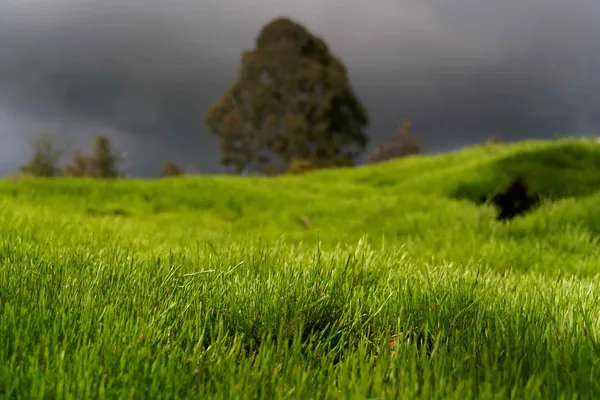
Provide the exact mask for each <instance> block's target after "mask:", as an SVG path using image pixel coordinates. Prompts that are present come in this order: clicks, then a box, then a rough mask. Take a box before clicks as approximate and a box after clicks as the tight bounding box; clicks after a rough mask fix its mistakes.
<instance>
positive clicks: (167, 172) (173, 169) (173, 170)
mask: <svg viewBox="0 0 600 400" xmlns="http://www.w3.org/2000/svg"><path fill="white" fill-rule="evenodd" d="M162 175H163V176H165V177H169V176H179V175H183V170H182V169H181V168H179V166H177V164H175V163H174V162H173V161H171V160H168V161H167V162H165V165H164V166H163V169H162Z"/></svg>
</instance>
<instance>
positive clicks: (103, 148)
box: [90, 136, 119, 178]
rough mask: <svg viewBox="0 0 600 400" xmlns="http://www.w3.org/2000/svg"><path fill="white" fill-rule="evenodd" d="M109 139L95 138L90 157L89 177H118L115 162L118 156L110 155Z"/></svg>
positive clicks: (103, 137) (104, 137)
mask: <svg viewBox="0 0 600 400" xmlns="http://www.w3.org/2000/svg"><path fill="white" fill-rule="evenodd" d="M111 147H112V145H111V143H110V139H109V138H108V137H106V136H96V138H95V139H94V143H93V144H92V154H91V155H90V163H91V168H90V169H91V176H92V177H94V178H116V177H117V176H119V173H118V171H117V162H118V160H119V156H118V155H116V154H113V153H112V149H111Z"/></svg>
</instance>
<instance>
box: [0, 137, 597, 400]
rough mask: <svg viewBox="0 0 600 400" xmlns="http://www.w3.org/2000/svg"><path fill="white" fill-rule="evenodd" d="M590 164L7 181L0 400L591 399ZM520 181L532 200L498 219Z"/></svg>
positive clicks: (579, 160) (490, 156)
mask: <svg viewBox="0 0 600 400" xmlns="http://www.w3.org/2000/svg"><path fill="white" fill-rule="evenodd" d="M598 160H600V147H599V146H597V145H595V144H593V143H591V142H585V141H581V140H574V139H568V140H561V141H556V142H523V143H518V144H514V145H493V146H486V147H477V148H475V147H474V148H468V149H464V150H462V151H458V152H453V153H449V154H445V155H439V156H428V157H409V158H406V159H402V160H397V161H392V162H389V163H384V164H380V165H375V166H371V167H364V168H356V169H347V170H330V171H321V172H316V173H312V174H308V175H305V176H300V177H295V176H289V177H281V178H257V177H253V178H241V177H183V178H174V179H168V180H162V181H137V180H132V181H113V182H107V181H86V180H67V179H59V180H42V179H40V180H38V179H27V180H23V181H18V180H16V181H5V182H0V221H2V224H1V225H0V397H5V398H40V399H46V398H56V399H59V398H60V399H62V398H77V399H79V398H135V399H137V398H157V399H158V398H198V397H200V398H222V399H234V398H290V399H292V398H293V399H308V398H315V399H338V398H339V399H348V398H398V397H400V398H407V399H408V398H427V399H438V398H440V399H441V398H444V399H446V398H456V399H466V398H479V399H487V398H494V399H496V398H515V399H521V398H539V399H551V398H563V399H571V398H578V399H585V398H598V397H599V396H600V373H599V371H600V370H599V368H600V365H599V361H600V322H599V320H598V315H599V313H600V302H599V301H598V294H599V289H598V284H599V283H600V275H599V274H598V272H599V271H600V250H599V248H600V247H599V246H598V234H599V233H600V203H599V202H598V197H597V196H598V194H599V193H600V178H598V177H599V176H600V174H599V173H598V172H600V171H598V170H599V169H600V163H599V162H598ZM548 171H551V172H552V173H551V174H550V173H549V172H548ZM517 174H524V175H525V177H526V179H527V180H528V182H529V183H530V185H531V187H532V188H534V189H535V191H536V192H538V193H540V194H541V195H542V197H543V198H544V201H543V203H542V205H541V206H540V207H539V208H537V209H535V211H533V212H532V213H530V214H528V215H526V216H524V217H522V218H517V219H515V220H513V221H510V222H506V223H502V222H498V221H496V220H495V215H496V214H495V210H494V208H493V207H492V206H491V205H489V204H487V205H482V206H478V205H476V204H475V200H476V199H478V198H480V197H481V195H490V194H493V193H494V192H496V191H498V190H501V188H502V187H503V185H505V184H506V182H508V180H509V179H510V177H511V176H513V175H517ZM302 218H307V219H308V220H309V221H310V227H306V226H305V224H304V223H303V222H302V221H301V219H302Z"/></svg>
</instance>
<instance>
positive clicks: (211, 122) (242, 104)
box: [205, 18, 368, 173]
mask: <svg viewBox="0 0 600 400" xmlns="http://www.w3.org/2000/svg"><path fill="white" fill-rule="evenodd" d="M205 119H206V123H207V125H208V127H209V129H210V130H211V132H212V133H214V134H216V135H217V136H218V137H219V139H220V153H221V162H222V163H223V164H224V165H226V166H229V167H233V168H234V170H235V171H236V172H238V173H239V172H242V171H244V170H258V172H263V173H264V172H266V171H269V172H272V171H273V170H276V171H279V172H283V171H284V170H285V169H286V168H287V167H288V165H289V164H290V162H292V160H295V159H302V160H309V161H310V162H311V163H312V165H314V166H317V167H325V166H348V165H352V164H353V163H354V161H355V159H356V158H357V157H358V156H359V155H360V153H361V152H362V151H364V149H365V147H366V145H367V136H366V134H365V132H364V129H365V127H366V125H367V123H368V116H367V112H366V110H365V108H364V107H363V105H362V104H361V103H360V101H359V100H358V99H357V98H356V96H355V95H354V93H353V91H352V88H351V86H350V83H349V79H348V74H347V72H346V68H345V67H344V65H343V63H342V61H341V60H340V59H339V58H337V57H335V56H334V55H332V54H331V53H330V52H329V49H328V47H327V45H326V44H325V43H324V42H323V40H321V39H320V38H318V37H316V36H314V35H313V34H312V33H310V32H309V31H308V30H307V29H306V28H305V27H303V26H302V25H300V24H298V23H296V22H294V21H292V20H290V19H288V18H278V19H276V20H274V21H272V22H270V23H268V24H267V25H266V26H265V27H263V29H262V30H261V32H260V34H259V35H258V38H257V39H256V48H255V49H254V50H252V51H248V52H245V53H244V54H243V56H242V60H241V68H240V72H239V76H238V79H237V80H236V81H235V83H234V84H233V85H232V86H231V87H230V89H229V90H228V91H227V92H225V93H224V94H223V95H222V96H221V98H220V99H219V100H218V101H217V102H216V103H215V104H214V105H212V106H211V107H210V108H209V109H208V110H206V114H205Z"/></svg>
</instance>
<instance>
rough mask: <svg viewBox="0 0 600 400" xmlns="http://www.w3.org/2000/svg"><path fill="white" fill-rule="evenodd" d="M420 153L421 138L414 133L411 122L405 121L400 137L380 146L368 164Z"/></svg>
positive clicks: (401, 126)
mask: <svg viewBox="0 0 600 400" xmlns="http://www.w3.org/2000/svg"><path fill="white" fill-rule="evenodd" d="M420 153H421V141H420V139H419V137H418V136H417V135H415V134H414V133H413V131H412V124H411V122H410V121H403V122H402V124H401V125H400V131H399V133H398V135H397V136H395V137H392V138H391V140H389V141H388V142H387V143H381V144H379V145H378V146H377V149H376V151H375V153H374V154H372V155H371V156H370V157H369V158H368V159H367V163H368V164H372V163H378V162H382V161H387V160H390V159H393V158H400V157H405V156H409V155H413V154H420Z"/></svg>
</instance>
